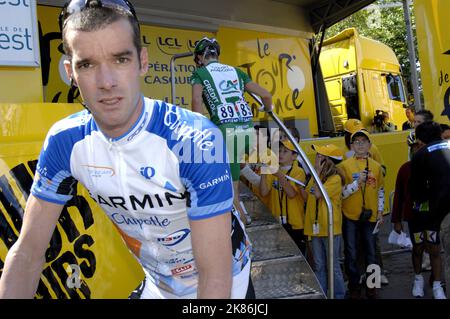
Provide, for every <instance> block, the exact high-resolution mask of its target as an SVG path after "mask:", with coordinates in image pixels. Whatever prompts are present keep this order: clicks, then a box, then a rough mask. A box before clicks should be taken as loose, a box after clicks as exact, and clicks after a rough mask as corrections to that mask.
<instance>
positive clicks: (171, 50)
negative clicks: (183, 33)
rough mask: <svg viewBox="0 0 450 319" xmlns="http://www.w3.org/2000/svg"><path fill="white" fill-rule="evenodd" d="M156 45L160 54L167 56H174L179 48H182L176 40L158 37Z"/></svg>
mask: <svg viewBox="0 0 450 319" xmlns="http://www.w3.org/2000/svg"><path fill="white" fill-rule="evenodd" d="M156 45H157V46H158V49H159V50H160V51H161V52H163V53H165V54H168V55H172V54H175V53H176V52H179V51H180V48H182V45H181V44H179V43H178V39H177V38H171V37H167V38H163V37H158V38H157V39H156Z"/></svg>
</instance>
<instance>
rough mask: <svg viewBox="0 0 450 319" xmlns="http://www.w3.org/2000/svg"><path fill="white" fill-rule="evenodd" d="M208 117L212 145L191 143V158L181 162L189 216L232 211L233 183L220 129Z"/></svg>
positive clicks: (197, 216)
mask: <svg viewBox="0 0 450 319" xmlns="http://www.w3.org/2000/svg"><path fill="white" fill-rule="evenodd" d="M204 121H205V122H206V121H208V124H207V125H209V126H210V130H211V131H212V132H213V135H212V136H214V137H213V139H212V141H211V142H212V143H211V145H212V147H211V148H203V149H201V148H199V147H198V144H196V143H192V144H191V147H192V148H191V149H193V153H192V154H193V155H192V158H191V161H189V162H182V163H180V175H181V178H182V181H183V183H184V185H185V188H186V191H187V193H188V210H187V214H188V216H189V218H190V219H192V220H199V219H204V218H209V217H213V216H216V215H220V214H223V213H226V212H229V211H231V208H232V205H233V184H232V179H231V170H230V165H229V162H228V158H227V153H226V152H227V150H226V146H225V142H224V140H223V137H222V133H221V132H220V130H219V129H218V128H217V127H216V126H215V125H213V124H212V123H211V122H210V121H209V120H207V119H206V118H205V119H204Z"/></svg>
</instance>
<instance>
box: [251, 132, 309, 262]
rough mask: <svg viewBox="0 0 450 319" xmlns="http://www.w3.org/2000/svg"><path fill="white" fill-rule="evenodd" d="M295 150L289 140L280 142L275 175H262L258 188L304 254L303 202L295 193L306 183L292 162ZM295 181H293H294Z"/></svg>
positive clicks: (299, 170) (302, 173)
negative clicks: (268, 198)
mask: <svg viewBox="0 0 450 319" xmlns="http://www.w3.org/2000/svg"><path fill="white" fill-rule="evenodd" d="M296 158H297V152H296V150H295V147H294V145H293V144H292V143H291V142H290V141H287V140H285V141H282V142H280V147H279V160H278V162H279V165H280V167H279V170H278V171H277V172H276V173H274V174H271V175H269V174H263V173H262V174H261V181H260V184H259V191H260V194H261V196H267V195H269V196H270V208H271V211H272V215H273V216H274V217H275V218H277V219H278V220H279V221H280V224H282V225H283V227H284V229H286V231H287V232H288V233H289V235H290V236H291V238H292V239H293V240H294V241H295V243H296V244H297V246H298V247H299V248H300V250H301V252H302V253H303V254H305V239H304V234H303V221H304V214H305V210H304V204H305V203H304V201H303V199H302V198H301V197H300V196H298V195H299V192H300V188H301V187H302V186H301V185H300V184H303V185H304V183H305V172H304V171H303V169H302V168H300V167H299V166H298V165H293V163H294V161H295V160H296ZM293 180H294V181H293Z"/></svg>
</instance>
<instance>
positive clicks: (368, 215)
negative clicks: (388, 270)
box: [339, 129, 384, 299]
mask: <svg viewBox="0 0 450 319" xmlns="http://www.w3.org/2000/svg"><path fill="white" fill-rule="evenodd" d="M350 140H351V143H352V148H353V150H354V151H355V154H354V156H353V157H351V158H349V159H347V160H345V161H343V162H342V163H341V164H340V166H339V167H340V169H341V170H342V172H343V173H344V176H345V186H344V189H343V191H342V196H343V200H342V213H343V215H344V216H343V225H342V230H343V236H344V255H345V269H346V272H347V275H348V278H349V283H348V287H349V292H350V297H351V298H355V299H356V298H360V293H361V287H360V286H359V280H360V277H361V273H362V272H364V270H363V269H360V267H359V266H358V263H357V255H358V253H359V252H358V241H361V243H362V245H363V246H362V247H363V251H364V259H365V262H366V265H365V266H366V267H367V266H369V265H373V264H378V262H377V259H376V255H375V241H376V236H377V235H376V234H373V231H374V229H375V226H376V223H377V221H379V222H380V223H381V222H382V221H383V211H384V178H383V172H382V168H381V165H380V164H379V163H378V162H376V161H375V160H373V159H372V158H370V156H369V149H370V146H371V142H370V134H369V133H368V132H367V131H366V130H364V129H362V130H359V131H357V132H355V133H353V134H352V136H351V139H350ZM366 296H367V297H368V298H375V297H376V290H375V288H373V287H367V288H366Z"/></svg>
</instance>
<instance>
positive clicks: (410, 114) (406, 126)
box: [402, 107, 415, 131]
mask: <svg viewBox="0 0 450 319" xmlns="http://www.w3.org/2000/svg"><path fill="white" fill-rule="evenodd" d="M414 113H415V110H414V108H413V107H408V108H406V109H405V114H406V118H407V119H408V120H407V121H405V122H403V124H402V131H407V130H410V129H412V128H414Z"/></svg>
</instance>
